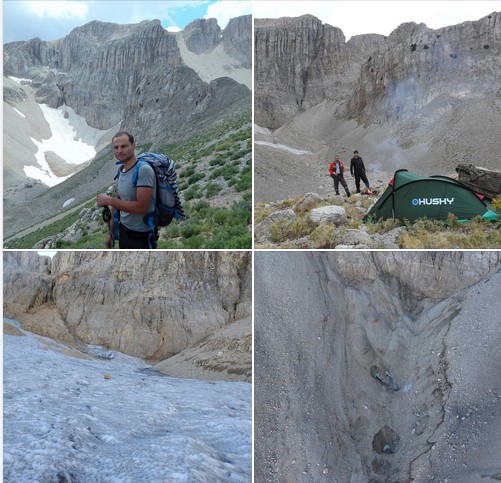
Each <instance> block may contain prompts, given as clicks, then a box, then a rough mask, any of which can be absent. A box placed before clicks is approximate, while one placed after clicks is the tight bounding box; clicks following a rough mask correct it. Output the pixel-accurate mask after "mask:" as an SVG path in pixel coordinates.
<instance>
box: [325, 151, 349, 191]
mask: <svg viewBox="0 0 501 483" xmlns="http://www.w3.org/2000/svg"><path fill="white" fill-rule="evenodd" d="M329 174H330V175H331V178H332V179H333V180H334V189H335V190H336V194H337V195H338V194H339V183H341V186H342V187H343V188H344V189H345V191H346V195H347V196H351V195H350V190H349V189H348V185H347V184H346V180H345V179H344V164H343V162H342V161H341V158H340V157H339V156H338V155H337V154H336V157H335V158H334V161H333V162H332V163H331V164H330V165H329Z"/></svg>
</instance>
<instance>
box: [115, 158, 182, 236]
mask: <svg viewBox="0 0 501 483" xmlns="http://www.w3.org/2000/svg"><path fill="white" fill-rule="evenodd" d="M144 163H148V164H149V165H150V166H151V167H152V168H153V171H154V172H155V177H156V179H157V192H156V199H155V211H154V212H152V213H146V215H145V218H144V222H145V223H146V224H147V225H148V226H150V227H151V229H152V231H153V230H154V229H155V226H167V225H169V224H170V223H171V221H172V220H173V219H174V218H175V219H176V220H181V221H182V220H185V219H186V215H185V214H184V210H183V206H182V204H181V200H180V198H179V190H178V187H177V174H176V168H175V165H174V161H172V159H170V158H169V157H167V156H165V155H164V154H157V153H149V152H146V153H142V154H140V155H139V156H138V157H137V164H136V167H135V168H134V173H133V174H132V185H133V186H134V187H135V186H136V185H137V177H138V175H139V168H140V167H141V166H142V165H143V164H144ZM117 164H121V163H117ZM120 169H121V168H119V169H118V173H117V175H116V176H115V179H118V177H119V176H120ZM114 216H115V219H114V221H115V228H117V227H118V221H119V220H120V212H119V211H118V210H115V213H114ZM116 238H117V239H118V237H116Z"/></svg>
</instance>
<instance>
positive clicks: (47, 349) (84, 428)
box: [3, 319, 252, 483]
mask: <svg viewBox="0 0 501 483" xmlns="http://www.w3.org/2000/svg"><path fill="white" fill-rule="evenodd" d="M4 326H5V329H4V337H3V341H4V342H3V350H4V469H3V471H4V482H16V483H25V482H26V483H28V482H29V483H34V482H54V481H58V482H79V483H85V482H89V483H90V482H92V483H104V482H106V483H126V482H130V483H136V482H142V483H153V482H155V483H156V482H158V483H160V482H172V483H176V482H207V483H211V482H214V483H215V482H225V481H227V482H250V481H251V478H252V385H251V384H248V383H240V382H216V383H212V382H207V381H196V380H184V379H176V378H171V377H167V376H164V375H162V374H160V373H157V372H154V371H152V370H151V369H149V366H148V365H147V364H146V363H144V362H143V361H142V360H140V359H136V358H133V357H129V356H126V355H124V354H120V353H117V352H111V351H105V350H100V349H99V348H96V347H95V346H89V347H88V352H89V354H90V355H87V354H85V353H82V352H78V351H76V350H75V349H72V348H70V347H67V346H64V345H62V344H59V343H57V342H54V341H53V340H51V339H47V338H44V337H40V336H36V335H34V334H31V333H29V332H26V331H24V330H22V329H20V326H19V324H18V323H17V322H15V321H10V320H8V319H4ZM96 354H97V357H96Z"/></svg>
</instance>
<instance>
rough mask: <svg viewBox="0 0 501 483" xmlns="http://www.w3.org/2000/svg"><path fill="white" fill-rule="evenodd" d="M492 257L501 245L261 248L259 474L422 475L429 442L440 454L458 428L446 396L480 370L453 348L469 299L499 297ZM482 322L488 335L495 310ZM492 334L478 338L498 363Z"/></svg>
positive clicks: (302, 477)
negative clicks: (473, 248) (478, 248)
mask: <svg viewBox="0 0 501 483" xmlns="http://www.w3.org/2000/svg"><path fill="white" fill-rule="evenodd" d="M500 263H501V257H500V255H499V254H498V253H496V252H440V253H438V252H373V253H362V254H359V253H353V252H346V253H334V252H330V253H292V252H291V253H277V252H275V253H261V252H258V253H256V254H255V287H256V288H255V307H256V313H255V323H254V336H255V343H254V350H255V354H254V360H255V368H254V371H255V379H254V382H255V415H256V417H255V448H256V450H255V451H256V453H255V475H256V479H257V480H259V481H273V482H279V481H301V482H321V481H322V482H330V481H334V480H335V481H371V482H381V483H382V482H386V481H402V482H404V481H411V477H414V476H416V478H417V477H418V475H419V478H421V479H416V480H415V481H422V482H424V481H429V478H431V477H432V476H433V475H434V472H435V471H436V469H433V468H431V469H430V460H429V459H428V458H430V456H431V455H432V453H431V452H430V450H431V448H432V447H433V445H434V444H437V445H443V446H440V447H441V448H442V449H443V450H444V451H446V452H447V449H446V446H445V445H446V444H447V435H449V437H450V434H452V432H453V427H452V426H449V427H446V426H444V425H443V422H444V418H445V417H446V415H447V414H448V411H451V409H450V408H454V407H455V406H457V404H458V403H457V400H456V399H455V398H454V397H453V396H451V394H461V393H462V390H461V385H462V384H467V385H470V389H469V391H470V392H471V387H475V385H476V379H475V378H476V376H477V372H476V371H478V370H479V368H476V369H475V370H474V371H470V370H469V367H468V363H467V362H466V360H465V359H462V358H459V359H458V358H454V356H453V354H452V351H454V350H456V349H457V347H458V344H457V342H456V344H453V343H451V341H450V333H451V330H453V331H454V333H455V334H456V335H455V337H456V338H457V334H459V333H461V332H462V331H463V333H465V334H466V333H469V331H464V329H465V328H466V329H467V328H468V321H467V318H463V319H459V317H460V316H461V311H462V308H463V306H464V304H465V303H467V302H466V301H472V300H474V299H475V297H478V294H479V293H480V292H484V291H485V292H486V294H485V297H487V298H488V297H490V298H491V301H492V303H493V304H494V303H496V302H497V300H498V299H499V285H497V282H496V280H497V281H498V282H499V270H500ZM493 274H495V275H493ZM496 276H497V278H491V277H496ZM487 294H488V295H487ZM484 303H485V302H484ZM458 320H462V322H461V328H459V327H456V326H455V325H454V324H455V323H456V322H457V321H458ZM482 323H483V324H484V327H485V329H486V331H488V332H490V333H491V334H492V331H494V332H496V330H497V328H498V327H499V318H498V317H496V316H495V315H494V314H491V315H490V316H489V313H488V311H483V322H482ZM451 327H453V329H451ZM497 333H498V336H497V338H494V337H492V335H491V336H490V337H489V338H488V339H483V340H482V344H484V343H485V344H486V349H485V351H486V358H487V359H489V360H491V362H493V367H499V366H500V364H501V361H500V360H499V357H498V353H499V351H498V350H497V340H499V330H497ZM472 337H473V336H472ZM466 340H467V339H466V337H465V343H464V345H465V346H467V343H466ZM470 340H472V339H470ZM451 374H455V375H456V376H455V377H456V379H455V380H454V379H453V378H452V377H451ZM458 374H462V375H463V377H464V379H465V381H467V382H466V383H465V381H460V380H459V379H458ZM483 384H486V383H485V381H484V383H483ZM487 384H488V383H487ZM483 387H484V386H483ZM454 391H455V393H454ZM494 393H495V394H499V396H500V397H501V385H499V384H498V386H496V388H495V389H494ZM491 396H492V395H491ZM491 400H492V397H491ZM494 400H495V401H498V403H497V404H498V415H499V414H501V407H499V404H500V403H501V400H498V399H496V396H494ZM457 412H458V411H457V409H455V413H454V414H457ZM454 417H455V416H454ZM451 419H453V417H451ZM456 444H457V442H456ZM465 444H467V441H466V442H465ZM433 454H434V453H433ZM472 454H473V453H472ZM451 461H452V458H451ZM457 461H458V460H457V459H456V460H455V462H456V463H457ZM497 463H500V462H499V461H498V462H497ZM446 471H447V470H446V469H442V473H441V474H445V472H446ZM437 474H438V473H437ZM427 478H428V479H427ZM458 481H459V480H458ZM465 481H467V480H465ZM468 481H473V480H468Z"/></svg>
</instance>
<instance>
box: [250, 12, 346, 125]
mask: <svg viewBox="0 0 501 483" xmlns="http://www.w3.org/2000/svg"><path fill="white" fill-rule="evenodd" d="M254 36H255V55H254V59H255V67H254V68H255V71H254V76H255V80H254V82H255V101H254V102H255V106H256V107H255V110H256V122H257V123H258V124H259V125H261V126H266V127H270V128H277V127H279V126H280V125H282V124H283V123H284V122H286V120H288V119H290V118H291V117H293V116H294V115H295V114H297V113H298V112H300V111H301V110H303V109H305V108H307V107H311V106H312V105H314V104H317V103H319V102H320V101H321V100H322V99H323V98H325V97H332V96H333V95H334V94H335V93H336V92H337V90H338V89H339V87H340V84H343V83H344V81H342V80H341V79H342V75H343V71H344V70H345V69H346V67H347V62H346V60H347V59H346V45H345V37H344V35H343V33H342V31H341V30H340V29H338V28H336V27H331V26H330V25H327V24H326V25H323V24H322V22H321V21H320V20H318V19H317V18H316V17H313V16H312V15H303V16H301V17H299V18H280V19H256V20H255V30H254ZM346 80H348V79H346Z"/></svg>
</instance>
